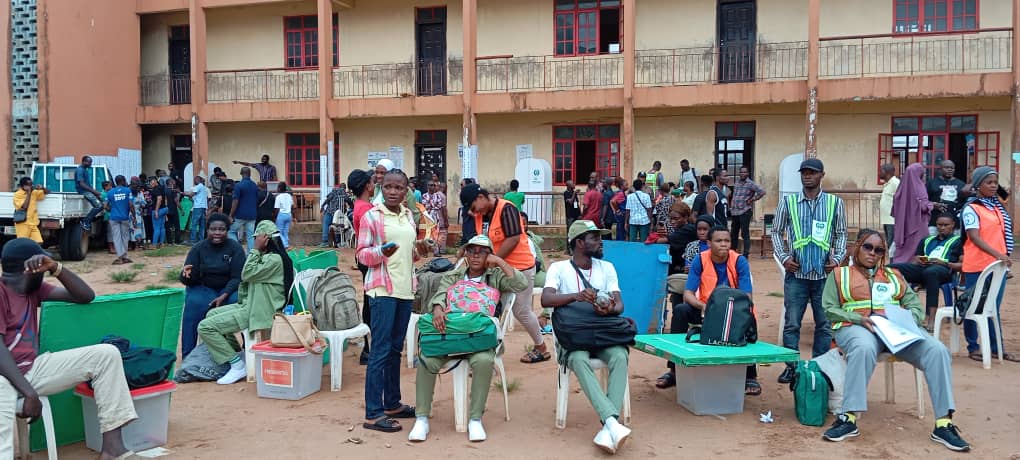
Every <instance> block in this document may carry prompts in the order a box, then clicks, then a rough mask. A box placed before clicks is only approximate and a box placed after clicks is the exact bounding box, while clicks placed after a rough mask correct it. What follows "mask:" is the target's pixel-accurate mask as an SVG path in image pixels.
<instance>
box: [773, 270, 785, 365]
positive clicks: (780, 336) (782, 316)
mask: <svg viewBox="0 0 1020 460" xmlns="http://www.w3.org/2000/svg"><path fill="white" fill-rule="evenodd" d="M772 260H774V261H776V267H777V268H779V281H780V282H782V281H783V280H784V279H786V267H784V266H783V262H782V261H780V260H779V255H778V254H776V253H775V252H773V253H772ZM785 327H786V300H785V299H784V300H783V312H782V313H781V314H780V315H779V334H778V337H777V338H776V343H778V344H780V345H782V343H783V328H785Z"/></svg>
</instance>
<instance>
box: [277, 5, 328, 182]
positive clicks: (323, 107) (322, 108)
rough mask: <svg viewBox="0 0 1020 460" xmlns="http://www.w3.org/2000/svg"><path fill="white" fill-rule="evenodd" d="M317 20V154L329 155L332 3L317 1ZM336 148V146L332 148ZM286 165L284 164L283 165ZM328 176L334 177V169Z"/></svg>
mask: <svg viewBox="0 0 1020 460" xmlns="http://www.w3.org/2000/svg"><path fill="white" fill-rule="evenodd" d="M317 3H318V10H317V14H318V19H319V24H318V27H319V152H321V153H320V154H322V155H329V154H331V153H332V152H330V151H329V143H330V141H332V140H333V119H332V118H331V117H330V115H329V102H330V101H331V100H332V99H333V2H332V1H331V0H318V1H317ZM334 148H336V146H334ZM285 164H286V163H285ZM329 174H330V175H331V176H332V175H336V169H334V170H333V171H330V172H329Z"/></svg>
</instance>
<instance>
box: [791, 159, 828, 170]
mask: <svg viewBox="0 0 1020 460" xmlns="http://www.w3.org/2000/svg"><path fill="white" fill-rule="evenodd" d="M805 169H811V170H814V171H818V172H825V165H823V164H822V160H819V159H817V158H808V159H807V160H804V161H802V162H801V163H800V168H799V169H797V171H803V170H805Z"/></svg>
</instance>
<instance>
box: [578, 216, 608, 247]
mask: <svg viewBox="0 0 1020 460" xmlns="http://www.w3.org/2000/svg"><path fill="white" fill-rule="evenodd" d="M588 232H599V233H601V234H603V235H608V234H610V233H612V232H611V231H609V230H606V229H604V228H599V227H598V226H597V225H595V222H592V221H590V220H575V221H574V223H572V224H570V228H568V229H567V241H568V242H570V241H574V239H575V238H577V237H579V236H581V235H584V234H585V233H588Z"/></svg>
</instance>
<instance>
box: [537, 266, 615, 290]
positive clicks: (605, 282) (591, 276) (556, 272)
mask: <svg viewBox="0 0 1020 460" xmlns="http://www.w3.org/2000/svg"><path fill="white" fill-rule="evenodd" d="M591 262H592V263H591V270H585V269H581V273H582V274H584V276H585V277H586V278H588V283H589V284H591V287H593V288H595V289H596V290H598V291H608V292H620V282H619V281H618V279H617V278H616V268H615V267H613V264H611V263H609V262H606V261H604V260H600V259H592V261H591ZM545 287H547V288H553V289H555V290H556V292H558V293H560V294H576V293H578V292H581V291H583V290H584V281H581V278H580V277H579V276H578V275H577V271H575V270H574V267H573V265H570V260H569V259H568V260H561V261H559V262H553V263H552V265H550V266H549V270H548V271H547V272H546V275H545Z"/></svg>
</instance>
